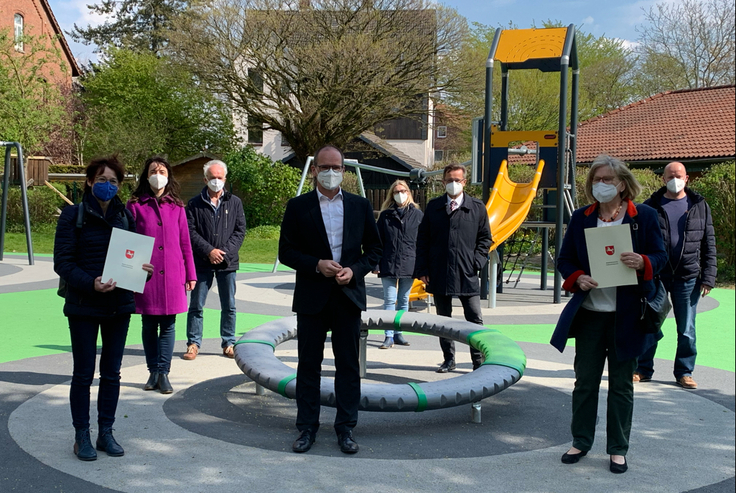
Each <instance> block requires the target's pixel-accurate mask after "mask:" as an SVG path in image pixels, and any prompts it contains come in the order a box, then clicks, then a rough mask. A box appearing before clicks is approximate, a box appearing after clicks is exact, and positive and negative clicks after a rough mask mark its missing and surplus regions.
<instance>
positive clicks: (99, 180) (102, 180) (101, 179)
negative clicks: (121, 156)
mask: <svg viewBox="0 0 736 493" xmlns="http://www.w3.org/2000/svg"><path fill="white" fill-rule="evenodd" d="M105 182H110V184H111V185H114V186H116V187H117V186H118V180H117V179H116V178H112V179H110V180H108V179H107V178H105V177H104V176H98V177H97V178H95V183H105Z"/></svg>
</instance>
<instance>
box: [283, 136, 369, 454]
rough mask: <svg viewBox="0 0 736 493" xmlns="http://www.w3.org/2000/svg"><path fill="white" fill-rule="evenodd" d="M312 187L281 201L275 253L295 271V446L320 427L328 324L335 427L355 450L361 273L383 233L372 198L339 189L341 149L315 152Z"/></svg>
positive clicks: (305, 443) (344, 445) (304, 444)
mask: <svg viewBox="0 0 736 493" xmlns="http://www.w3.org/2000/svg"><path fill="white" fill-rule="evenodd" d="M311 171H312V176H313V177H314V178H315V181H316V190H314V191H312V192H309V193H307V194H304V195H301V196H299V197H295V198H293V199H291V200H290V201H289V203H288V204H287V206H286V212H285V214H284V220H283V222H282V223H281V237H280V238H279V259H280V260H281V262H282V263H284V264H285V265H287V266H289V267H291V268H292V269H294V270H296V288H295V289H294V301H293V303H292V310H294V311H295V312H296V316H297V334H298V351H299V364H298V367H297V372H296V375H297V376H296V378H297V381H296V404H297V417H296V427H297V429H298V430H299V431H300V435H299V438H297V440H296V441H295V442H294V444H293V446H292V449H293V450H294V452H306V451H307V450H309V449H310V448H311V447H312V444H313V443H314V440H315V436H316V434H317V430H318V428H319V411H320V375H321V371H322V359H323V354H324V344H325V339H326V336H327V331H330V330H331V331H332V335H331V341H332V352H333V354H334V357H335V397H336V402H335V407H336V408H337V415H336V417H335V432H336V433H337V443H338V445H339V446H340V450H341V451H343V452H345V453H346V454H354V453H356V452H357V451H358V444H357V443H356V442H355V440H353V437H352V429H353V428H354V427H355V425H356V424H357V422H358V404H359V400H360V365H359V362H358V343H359V338H360V325H361V317H360V312H361V311H363V310H365V309H366V297H365V279H364V278H365V275H366V274H367V273H368V272H370V271H371V269H372V268H373V267H374V266H375V265H376V264H377V263H378V261H379V259H380V256H381V240H380V238H379V236H378V229H377V228H376V222H375V220H374V219H373V210H372V207H371V205H370V203H369V202H368V201H367V200H366V199H364V198H362V197H359V196H357V195H353V194H350V193H347V192H345V191H343V190H342V189H341V188H340V183H341V182H342V178H343V174H344V172H345V165H344V162H343V155H342V152H341V151H340V150H339V149H337V148H336V147H332V146H325V147H323V148H321V149H319V150H318V151H317V152H316V153H315V155H314V162H313V164H312V168H311Z"/></svg>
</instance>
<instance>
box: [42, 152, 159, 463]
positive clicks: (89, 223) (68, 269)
mask: <svg viewBox="0 0 736 493" xmlns="http://www.w3.org/2000/svg"><path fill="white" fill-rule="evenodd" d="M124 172H125V171H124V168H123V165H122V164H121V163H120V161H118V159H117V157H115V156H112V157H109V158H101V159H95V160H93V161H92V162H91V163H90V164H89V166H87V169H86V170H85V174H86V178H87V180H86V182H85V185H84V196H83V197H82V202H81V203H80V204H78V205H75V206H69V207H66V208H65V209H64V210H63V211H62V213H61V216H59V221H58V223H57V226H56V237H55V239H54V270H55V271H56V273H57V274H59V277H61V279H62V280H64V281H65V282H66V295H65V303H64V315H66V317H67V319H68V322H69V334H70V335H71V343H72V356H73V358H74V369H73V373H72V383H71V389H70V391H69V403H70V405H71V411H72V424H73V425H74V429H75V439H74V453H75V454H76V455H77V457H78V458H79V459H80V460H85V461H90V460H95V459H96V458H97V452H95V447H93V446H92V442H91V439H90V431H89V425H90V423H89V421H90V417H89V406H90V387H91V385H92V380H93V379H94V375H95V360H96V357H97V335H98V333H100V334H101V335H102V353H101V355H100V387H99V392H98V397H97V424H98V427H99V430H98V432H99V434H98V436H97V442H96V447H97V450H101V451H105V452H107V454H108V455H110V456H113V457H120V456H122V455H123V454H124V451H123V448H122V447H121V446H120V444H118V443H117V441H115V438H113V436H112V425H113V423H114V422H115V410H116V409H117V405H118V396H119V394H120V366H121V364H122V361H123V350H124V348H125V339H126V337H127V335H128V324H129V323H130V314H131V313H133V312H134V311H135V300H134V298H133V293H132V292H131V291H128V290H125V289H121V288H116V286H115V283H114V282H113V281H112V279H108V280H105V279H102V271H103V268H104V266H105V258H106V256H107V248H108V246H109V244H110V236H111V235H112V228H121V229H128V230H129V231H135V223H134V221H133V218H132V217H131V215H130V213H128V212H127V211H126V209H125V205H124V204H123V202H122V201H121V200H120V199H119V198H118V197H117V193H118V189H119V187H120V184H121V183H122V181H123V177H124ZM80 208H81V210H80ZM143 269H144V270H146V271H148V272H149V275H150V273H151V272H153V266H152V265H151V264H143Z"/></svg>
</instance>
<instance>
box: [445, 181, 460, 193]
mask: <svg viewBox="0 0 736 493" xmlns="http://www.w3.org/2000/svg"><path fill="white" fill-rule="evenodd" d="M445 190H447V194H448V195H450V196H451V197H455V196H457V195H460V193H462V191H463V184H462V183H460V182H459V181H451V182H450V183H448V184H447V185H445Z"/></svg>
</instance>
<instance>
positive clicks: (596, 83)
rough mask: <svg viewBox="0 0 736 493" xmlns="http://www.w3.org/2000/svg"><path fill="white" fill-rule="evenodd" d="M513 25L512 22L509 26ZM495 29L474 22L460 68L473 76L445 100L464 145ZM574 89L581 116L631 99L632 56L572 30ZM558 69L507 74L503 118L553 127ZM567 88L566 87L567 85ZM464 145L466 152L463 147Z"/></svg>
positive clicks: (520, 125) (530, 126) (615, 44)
mask: <svg viewBox="0 0 736 493" xmlns="http://www.w3.org/2000/svg"><path fill="white" fill-rule="evenodd" d="M560 26H561V24H560V23H559V22H552V21H547V22H545V23H544V27H560ZM509 28H511V29H516V27H515V26H513V25H511V26H509ZM494 33H495V28H492V27H489V26H486V25H483V24H479V23H474V24H473V27H472V30H471V35H470V38H469V40H467V41H466V43H465V45H464V46H465V48H464V49H463V57H464V61H463V63H462V67H463V69H464V70H469V71H472V73H473V76H472V77H469V78H464V79H463V81H464V82H465V83H464V85H463V86H462V88H461V90H460V91H458V92H457V93H456V94H453V95H450V97H448V98H446V100H445V102H446V103H447V104H448V105H449V106H450V107H451V108H453V109H454V111H457V112H459V114H463V115H465V122H466V123H465V125H463V126H464V128H467V131H466V135H465V137H466V142H467V144H466V145H467V149H469V143H470V120H471V119H472V118H474V117H477V116H483V114H484V112H485V63H486V59H487V57H488V51H489V49H490V46H491V44H492V42H493V37H494ZM576 42H577V47H578V60H579V66H580V88H579V93H578V98H579V99H578V100H579V105H578V119H579V120H585V119H588V118H591V117H593V116H596V115H599V114H601V113H604V112H607V111H610V110H613V109H615V108H618V107H620V106H622V105H625V104H627V103H630V102H632V101H633V100H635V99H636V95H635V91H634V88H633V87H632V84H631V80H632V78H633V75H634V68H635V62H636V60H635V57H634V56H633V55H632V53H631V52H630V51H629V50H628V49H627V48H626V47H625V46H624V45H623V42H621V41H620V40H616V39H611V38H607V37H605V36H601V37H595V36H593V35H592V34H588V33H585V32H584V31H582V30H577V31H576ZM494 69H495V70H494V74H493V77H494V81H493V87H494V108H493V114H494V119H495V120H498V119H500V101H501V69H500V65H499V64H495V66H494ZM559 90H560V78H559V74H558V73H544V72H540V71H538V70H514V71H511V72H510V74H509V121H508V125H509V128H510V129H514V130H549V129H556V128H557V126H558V120H559V116H558V115H559ZM569 90H570V91H571V89H569ZM467 149H466V150H467Z"/></svg>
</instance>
